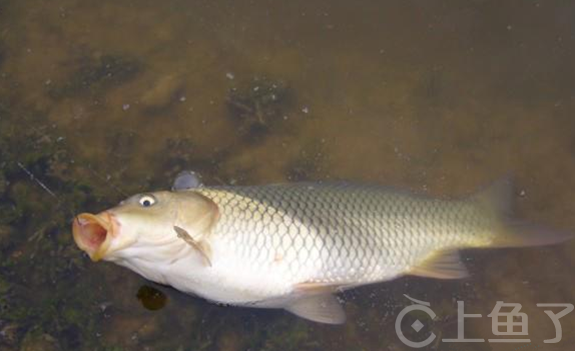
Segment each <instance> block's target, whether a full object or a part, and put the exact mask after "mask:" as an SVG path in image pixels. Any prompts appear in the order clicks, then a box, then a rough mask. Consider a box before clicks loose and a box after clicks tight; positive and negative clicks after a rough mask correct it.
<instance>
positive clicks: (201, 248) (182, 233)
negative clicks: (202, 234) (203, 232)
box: [174, 226, 212, 267]
mask: <svg viewBox="0 0 575 351" xmlns="http://www.w3.org/2000/svg"><path fill="white" fill-rule="evenodd" d="M174 230H175V231H176V234H177V235H178V238H180V239H182V240H184V241H185V242H186V243H188V244H190V245H191V246H192V247H193V248H194V249H196V250H197V251H198V252H199V253H200V255H202V257H203V258H204V260H205V261H206V264H207V265H208V266H210V267H211V265H212V260H211V254H212V250H211V248H210V244H208V243H207V242H205V240H200V241H198V240H195V239H194V238H192V236H191V235H190V233H188V232H187V231H186V230H185V229H183V228H180V227H178V226H174Z"/></svg>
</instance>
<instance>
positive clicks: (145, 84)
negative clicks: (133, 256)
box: [0, 0, 575, 351]
mask: <svg viewBox="0 0 575 351" xmlns="http://www.w3.org/2000/svg"><path fill="white" fill-rule="evenodd" d="M574 19H575V5H573V4H572V3H571V2H569V1H540V2H537V1H504V2H502V1H483V0H474V1H466V2H459V1H426V2H421V1H387V2H382V1H371V0H362V1H357V2H351V1H333V0H329V1H325V0H321V1H314V2H309V1H284V2H279V1H275V2H274V1H259V0H255V1H220V2H215V1H197V0H168V1H148V0H140V1H136V0H120V1H110V0H106V1H90V2H88V1H78V0H54V1H40V0H17V1H16V0H12V1H10V0H2V1H0V350H2V351H12V350H27V351H30V350H50V351H51V350H226V351H231V350H282V351H285V350H409V349H410V348H409V347H408V346H406V345H404V343H402V342H401V341H400V340H399V338H398V336H397V334H396V332H395V321H396V318H397V316H398V315H399V313H400V312H401V310H402V309H403V308H405V307H407V306H410V305H411V302H410V301H409V300H407V299H406V298H405V297H404V296H403V294H408V295H410V296H412V297H414V298H416V299H419V300H424V301H428V302H430V303H431V307H432V309H433V310H434V311H435V313H436V314H437V318H436V319H435V320H434V321H431V320H430V318H429V317H427V319H425V316H423V317H421V316H420V319H421V320H422V321H424V322H426V323H425V327H424V329H423V330H422V331H421V332H420V333H415V332H414V331H413V330H411V331H410V332H409V333H408V332H407V331H406V335H407V336H409V337H410V338H412V339H414V340H423V339H424V338H425V337H427V335H429V332H431V331H433V332H434V333H435V334H436V335H437V339H436V341H435V342H433V343H432V344H431V345H429V346H427V347H425V348H424V349H426V350H445V351H460V350H465V351H467V350H504V351H505V350H518V349H519V348H520V347H522V348H521V350H535V349H537V350H541V351H543V350H569V349H571V345H572V343H573V340H575V331H574V328H575V313H571V314H569V315H567V316H565V317H563V318H561V320H560V321H561V325H562V329H563V341H561V342H560V343H556V344H545V343H544V340H546V339H552V338H553V337H554V336H555V328H554V326H553V323H552V321H551V319H550V318H549V317H548V316H547V315H546V314H545V313H544V312H543V310H544V308H541V307H537V306H536V304H537V303H574V301H575V293H574V287H575V280H574V278H573V274H572V273H573V266H574V261H573V253H574V246H573V245H574V244H565V245H560V246H556V247H548V248H533V249H509V250H500V251H494V250H488V251H481V252H466V253H465V258H466V261H467V265H468V267H469V269H470V271H471V274H472V277H471V278H469V279H466V280H462V281H449V282H445V281H435V280H429V279H422V278H412V277H408V278H402V279H398V280H395V281H392V282H388V283H383V284H378V285H375V286H371V287H365V288H360V289H357V290H355V291H352V292H349V293H346V294H345V295H343V298H344V299H345V300H346V311H347V313H348V322H347V323H346V324H345V325H343V326H337V327H333V326H324V325H318V324H313V323H309V322H307V321H303V320H301V319H298V318H296V317H294V316H292V315H289V314H288V313H285V312H282V311H272V310H252V309H240V308H233V307H223V306H217V305H213V304H210V303H207V302H205V301H203V300H200V299H197V298H193V297H190V296H186V295H184V294H181V293H178V292H177V291H175V290H173V289H171V288H168V287H163V286H158V285H154V284H152V283H149V282H147V281H145V280H143V279H142V278H140V277H138V276H137V275H135V274H134V273H132V272H130V271H128V270H126V269H123V268H120V267H117V266H114V265H112V264H107V263H103V264H93V263H91V262H90V261H89V260H88V258H87V257H86V256H85V255H83V254H82V253H81V252H80V251H79V250H78V249H77V248H76V247H75V245H74V243H73V240H72V236H71V233H70V225H69V222H70V219H71V217H72V215H73V213H77V212H78V211H80V210H81V211H92V212H93V211H99V210H102V209H104V208H108V207H110V206H111V205H113V204H115V203H117V202H118V201H119V200H121V199H123V198H124V197H125V196H126V195H129V194H132V193H136V192H140V191H143V190H151V189H165V188H168V187H169V186H170V184H171V181H172V179H173V176H174V175H175V174H176V173H177V172H179V171H180V170H183V169H193V170H195V171H197V172H199V173H200V174H202V176H203V178H204V180H205V181H206V183H209V184H263V183H269V182H283V181H295V180H319V179H350V180H356V181H367V182H377V183H382V184H391V185H396V186H403V187H408V188H412V189H415V190H418V191H422V192H426V193H429V194H434V195H438V196H461V195H464V194H467V193H470V192H472V191H474V190H475V189H477V187H479V186H481V185H484V184H487V183H489V182H490V181H493V180H495V179H498V178H500V177H503V176H509V175H511V176H513V178H514V179H515V181H516V184H517V196H516V198H517V207H518V209H517V210H518V212H519V214H520V215H521V217H523V218H528V219H530V220H532V221H535V222H540V223H543V224H547V225H550V226H552V227H556V228H563V229H567V230H572V231H574V232H575V211H574V209H573V206H572V203H573V198H575V190H573V189H575V158H574V155H575V65H574V64H573V62H575V20H574ZM457 300H462V301H465V313H475V314H481V315H482V316H483V317H481V318H470V319H466V320H465V337H466V338H481V339H486V341H485V342H478V343H446V342H441V341H440V339H442V338H456V337H457ZM497 301H505V302H513V303H521V304H522V306H523V308H522V310H521V311H522V312H524V313H526V314H527V315H528V316H529V319H528V322H529V330H528V331H529V335H528V336H524V337H523V338H529V339H531V343H529V344H526V343H497V342H491V343H489V342H487V339H505V338H506V337H505V336H498V335H495V334H494V333H493V330H492V323H491V322H492V320H491V318H489V317H488V316H487V315H488V314H490V313H491V312H492V310H493V308H494V307H495V304H496V303H497ZM555 311H556V312H558V311H557V310H555ZM413 320H415V317H413V316H412V319H411V320H409V321H408V320H407V319H406V321H405V323H404V324H405V325H404V327H405V330H408V329H409V324H408V322H409V323H412V321H413ZM516 331H517V329H516ZM516 338H517V337H516Z"/></svg>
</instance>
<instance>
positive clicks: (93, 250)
mask: <svg viewBox="0 0 575 351" xmlns="http://www.w3.org/2000/svg"><path fill="white" fill-rule="evenodd" d="M117 232H118V222H117V221H116V219H115V218H114V216H113V215H112V214H111V213H110V212H107V211H106V212H102V213H100V214H97V215H94V214H91V213H82V214H79V215H78V216H76V217H75V218H74V224H73V225H72V234H73V236H74V241H75V242H76V245H78V247H79V248H80V250H82V251H84V252H86V253H87V254H88V256H90V259H91V260H92V261H94V262H97V261H100V260H101V259H102V258H104V256H105V255H106V254H107V253H108V251H109V249H110V244H111V240H112V238H113V237H114V236H116V235H117Z"/></svg>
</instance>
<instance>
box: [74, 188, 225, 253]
mask: <svg viewBox="0 0 575 351" xmlns="http://www.w3.org/2000/svg"><path fill="white" fill-rule="evenodd" d="M217 217H218V208H217V205H216V204H215V203H214V202H213V201H211V200H210V199H208V198H207V197H205V196H203V195H201V194H199V193H197V192H195V191H180V192H170V191H160V192H153V193H143V194H138V195H134V196H132V197H130V198H128V199H126V200H124V201H122V202H120V204H118V205H117V206H116V207H113V208H111V209H108V210H106V211H103V212H101V213H98V214H91V213H82V214H79V215H78V216H76V217H75V218H74V223H73V226H72V233H73V236H74V241H75V242H76V245H77V246H78V247H79V248H80V249H81V250H83V251H84V252H86V253H87V254H88V256H90V258H91V259H92V260H93V261H99V260H106V261H120V262H118V263H121V261H125V260H130V259H136V260H138V259H140V260H145V261H155V262H158V263H159V261H162V260H164V261H169V260H173V259H174V258H175V255H178V254H183V251H184V250H183V248H185V247H186V245H187V244H186V243H185V241H183V240H182V239H180V238H179V237H178V235H177V233H176V232H175V231H174V227H175V226H177V227H181V228H184V229H185V230H186V232H188V233H189V234H190V235H192V236H194V237H198V238H201V237H202V236H204V235H206V233H207V232H208V231H209V230H210V228H211V226H212V225H213V224H214V223H215V220H216V219H217Z"/></svg>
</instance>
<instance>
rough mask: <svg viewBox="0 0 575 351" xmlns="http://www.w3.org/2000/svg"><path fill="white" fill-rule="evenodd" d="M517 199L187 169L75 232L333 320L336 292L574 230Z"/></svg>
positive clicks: (111, 248) (132, 264)
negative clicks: (551, 225)
mask: <svg viewBox="0 0 575 351" xmlns="http://www.w3.org/2000/svg"><path fill="white" fill-rule="evenodd" d="M510 198H511V191H510V187H509V185H508V184H507V183H506V182H498V183H496V184H495V185H493V186H491V187H490V188H488V189H485V190H484V191H482V192H479V193H477V194H475V195H472V196H469V197H466V198H462V199H457V200H445V199H436V198H430V197H425V196H421V195H414V194H411V193H409V192H406V191H399V190H393V189H389V188H385V187H381V186H375V185H358V184H353V183H293V184H277V185H263V186H218V187H204V186H202V185H201V183H200V182H199V181H198V179H197V177H196V176H195V175H194V174H193V173H190V172H184V173H183V174H181V175H180V176H179V177H178V178H177V179H176V181H175V183H174V187H173V189H172V191H161V192H153V193H146V194H139V195H135V196H132V197H130V198H128V199H127V200H124V201H122V202H121V203H120V204H119V205H118V206H116V207H114V208H112V209H109V210H106V211H104V212H102V213H100V214H98V215H93V214H88V213H83V214H80V215H79V216H77V218H76V219H75V220H74V224H73V235H74V240H75V241H76V244H77V245H78V247H79V248H80V249H82V250H84V251H85V252H86V253H87V254H88V255H89V256H90V258H91V259H92V260H94V261H98V260H100V259H103V260H107V261H112V262H114V263H116V264H119V265H121V266H125V267H127V268H129V269H131V270H133V271H135V272H137V273H139V274H140V275H142V276H144V277H145V278H147V279H149V280H152V281H155V282H158V283H161V284H168V285H171V286H173V287H175V288H176V289H179V290H181V291H184V292H187V293H193V294H196V295H199V296H201V297H203V298H206V299H208V300H211V301H216V302H219V303H225V304H232V305H239V306H251V307H263V308H284V309H286V310H288V311H290V312H292V313H294V314H296V315H298V316H301V317H303V318H307V319H310V320H313V321H317V322H323V323H332V324H337V323H343V322H344V320H345V313H344V311H343V309H342V307H341V306H340V304H339V302H338V301H337V299H336V298H335V296H334V295H333V294H334V293H336V292H338V291H342V290H345V289H349V288H352V287H357V286H360V285H365V284H371V283H375V282H381V281H387V280H391V279H394V278H397V277H399V276H403V275H416V276H424V277H431V278H439V279H458V278H464V277H466V276H467V270H466V269H465V266H464V265H463V264H462V262H461V260H460V255H459V250H460V249H465V248H489V247H519V246H536V245H546V244H554V243H559V242H562V241H565V240H568V239H570V238H571V236H570V235H568V234H565V233H557V232H551V231H548V230H544V229H541V228H538V227H534V226H528V225H525V224H523V222H519V221H514V220H511V219H509V218H508V215H507V213H508V207H509V203H510Z"/></svg>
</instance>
